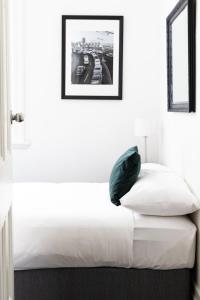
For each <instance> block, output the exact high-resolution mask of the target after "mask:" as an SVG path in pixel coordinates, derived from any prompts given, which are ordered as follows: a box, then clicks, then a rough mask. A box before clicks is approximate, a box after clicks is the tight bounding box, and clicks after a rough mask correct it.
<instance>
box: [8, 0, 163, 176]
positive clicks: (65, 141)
mask: <svg viewBox="0 0 200 300" xmlns="http://www.w3.org/2000/svg"><path fill="white" fill-rule="evenodd" d="M15 1H16V0H15ZM17 1H22V2H23V1H24V2H26V6H25V7H26V12H25V16H24V18H22V21H23V22H24V26H25V28H26V31H25V35H24V41H23V45H25V49H26V52H25V53H24V61H25V69H26V71H25V74H26V76H25V83H24V91H25V99H26V128H27V132H28V138H29V139H30V141H31V146H30V147H29V148H28V149H25V150H14V152H13V156H14V177H15V180H16V181H107V180H108V178H109V175H110V170H111V167H112V165H113V162H114V161H115V160H116V158H117V157H118V156H119V155H120V154H121V153H122V152H123V151H124V150H126V149H127V148H128V147H130V146H132V145H135V144H136V143H137V144H138V145H139V146H140V149H141V152H142V150H143V144H142V140H141V139H140V138H137V139H136V138H134V133H133V132H134V129H133V123H134V119H135V118H136V117H145V118H149V119H150V120H152V122H155V123H156V124H158V123H159V122H160V114H159V103H160V100H161V96H160V95H161V89H162V85H161V84H160V78H161V72H162V68H161V58H162V55H161V50H160V42H161V26H160V24H161V22H162V19H161V15H160V6H161V5H162V3H161V1H160V0H152V1H149V0H145V1H130V0H124V1H121V0H109V1H106V0H102V1H101V5H99V6H97V3H96V2H95V1H93V0H85V1H74V0H68V1H66V0H56V1H55V0H42V1H41V0H34V1H33V0H17ZM15 3H16V2H15ZM62 14H83V15H84V14H91V15H92V14H102V15H105V14H106V15H124V89H123V91H124V100H123V101H91V100H90V101H89V100H88V101H83V100H66V101H61V99H60V85H61V84H60V72H61V15H62ZM13 25H14V27H15V25H16V24H13ZM18 39H20V35H19V37H18ZM18 42H20V41H18ZM13 55H15V53H13ZM148 150H149V153H148V156H149V160H150V161H157V160H158V131H155V134H154V135H153V136H152V137H151V138H150V139H149V149H148Z"/></svg>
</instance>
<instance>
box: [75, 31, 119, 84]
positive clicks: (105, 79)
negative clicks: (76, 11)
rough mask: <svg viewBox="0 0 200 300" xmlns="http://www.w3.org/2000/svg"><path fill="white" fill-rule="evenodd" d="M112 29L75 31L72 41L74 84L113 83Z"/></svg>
mask: <svg viewBox="0 0 200 300" xmlns="http://www.w3.org/2000/svg"><path fill="white" fill-rule="evenodd" d="M113 37H114V32H112V31H87V32H82V31H80V32H75V33H74V41H73V42H72V68H71V83H72V84H113Z"/></svg>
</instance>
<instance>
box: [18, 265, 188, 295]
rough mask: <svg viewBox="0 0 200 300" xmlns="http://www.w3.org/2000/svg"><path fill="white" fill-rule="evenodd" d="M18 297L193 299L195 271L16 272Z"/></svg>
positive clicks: (103, 270) (86, 269) (76, 269)
mask: <svg viewBox="0 0 200 300" xmlns="http://www.w3.org/2000/svg"><path fill="white" fill-rule="evenodd" d="M15 300H192V284H191V270H189V269H180V270H164V271H163V270H148V269H124V268H63V269H41V270H27V271H15Z"/></svg>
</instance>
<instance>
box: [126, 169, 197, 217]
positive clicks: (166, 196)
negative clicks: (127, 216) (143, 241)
mask: <svg viewBox="0 0 200 300" xmlns="http://www.w3.org/2000/svg"><path fill="white" fill-rule="evenodd" d="M120 202H121V204H122V205H123V206H125V207H127V208H130V209H132V210H133V211H135V212H138V213H140V214H144V215H154V216H178V215H186V214H190V213H192V212H194V211H196V210H198V209H199V208H200V202H199V201H198V199H197V198H196V197H195V196H194V195H193V194H192V192H191V191H190V189H189V188H188V186H187V184H186V183H185V181H184V180H183V179H182V178H181V177H179V176H178V175H176V174H175V173H173V172H172V171H170V169H168V168H167V167H165V166H162V165H159V164H143V165H142V168H141V175H140V176H139V178H138V181H137V182H136V183H135V184H134V185H133V187H132V188H131V190H130V191H129V192H128V193H127V194H126V195H124V196H123V197H122V198H121V199H120Z"/></svg>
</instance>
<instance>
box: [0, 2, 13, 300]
mask: <svg viewBox="0 0 200 300" xmlns="http://www.w3.org/2000/svg"><path fill="white" fill-rule="evenodd" d="M7 4H8V1H7V0H0V300H11V299H14V298H13V267H12V230H11V229H12V205H11V151H10V148H11V142H10V123H11V122H10V107H9V84H8V83H9V72H8V70H9V66H8V42H7V40H8V38H7V37H8V35H7V30H8V28H7V22H8V18H7Z"/></svg>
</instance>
